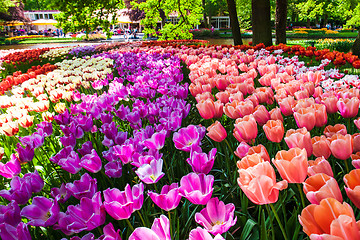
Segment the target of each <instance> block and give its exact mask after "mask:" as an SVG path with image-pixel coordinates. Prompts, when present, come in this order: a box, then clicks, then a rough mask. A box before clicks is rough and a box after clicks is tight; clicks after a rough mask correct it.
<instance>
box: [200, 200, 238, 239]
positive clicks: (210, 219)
mask: <svg viewBox="0 0 360 240" xmlns="http://www.w3.org/2000/svg"><path fill="white" fill-rule="evenodd" d="M234 213H235V205H234V204H232V203H229V204H226V205H225V204H224V202H222V201H219V199H218V198H212V199H210V200H209V201H208V203H207V204H206V207H205V208H204V209H203V210H201V211H200V213H196V214H195V221H196V222H197V223H198V224H200V225H201V226H203V227H204V228H205V229H206V230H207V231H208V232H209V233H212V234H213V235H216V234H222V233H224V232H227V231H228V230H229V229H230V228H231V227H232V226H234V225H235V223H236V220H237V218H236V217H235V218H234Z"/></svg>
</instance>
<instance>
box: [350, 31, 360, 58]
mask: <svg viewBox="0 0 360 240" xmlns="http://www.w3.org/2000/svg"><path fill="white" fill-rule="evenodd" d="M351 51H352V53H353V54H354V55H356V56H359V57H360V29H359V30H358V35H357V37H356V40H355V42H354V45H353V46H352V47H351Z"/></svg>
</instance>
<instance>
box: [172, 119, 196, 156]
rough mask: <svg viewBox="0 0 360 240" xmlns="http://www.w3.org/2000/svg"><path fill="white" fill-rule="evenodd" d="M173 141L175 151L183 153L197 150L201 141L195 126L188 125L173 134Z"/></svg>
mask: <svg viewBox="0 0 360 240" xmlns="http://www.w3.org/2000/svg"><path fill="white" fill-rule="evenodd" d="M173 141H174V143H175V147H176V148H177V149H180V150H182V151H185V152H190V151H191V150H195V149H198V148H199V145H200V141H201V139H200V133H199V130H198V128H197V127H196V126H194V125H189V126H187V127H186V128H182V129H180V130H179V131H178V132H175V133H174V135H173Z"/></svg>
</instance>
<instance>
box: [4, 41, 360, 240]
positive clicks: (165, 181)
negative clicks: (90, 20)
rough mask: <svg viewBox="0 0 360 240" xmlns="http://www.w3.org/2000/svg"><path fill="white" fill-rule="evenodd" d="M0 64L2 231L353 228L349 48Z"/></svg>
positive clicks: (355, 129)
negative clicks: (341, 49) (347, 50)
mask: <svg viewBox="0 0 360 240" xmlns="http://www.w3.org/2000/svg"><path fill="white" fill-rule="evenodd" d="M0 63H1V73H0V77H1V79H0V110H1V111H0V160H1V162H0V175H1V176H0V238H1V239H4V240H15V239H21V240H28V239H49V240H56V239H71V240H78V239H82V240H91V239H101V240H121V239H129V240H170V239H172V240H184V239H189V240H211V239H216V240H221V239H226V240H233V239H237V240H238V239H239V240H258V239H261V240H267V239H268V240H281V239H284V240H298V239H312V240H341V239H343V240H356V239H360V221H359V222H357V221H358V220H360V114H359V102H360V79H359V75H357V74H359V72H358V71H359V70H358V69H359V68H360V59H359V58H358V57H357V56H354V55H352V54H351V53H346V54H345V53H341V52H336V51H329V50H327V49H325V50H316V48H314V47H308V48H304V47H301V46H297V45H295V46H286V45H278V46H272V47H266V48H265V46H264V45H261V44H260V45H257V46H248V45H242V46H230V45H221V46H219V45H208V43H207V42H206V41H202V40H175V41H144V42H134V43H114V44H98V45H92V46H78V47H64V48H43V49H25V50H8V51H0Z"/></svg>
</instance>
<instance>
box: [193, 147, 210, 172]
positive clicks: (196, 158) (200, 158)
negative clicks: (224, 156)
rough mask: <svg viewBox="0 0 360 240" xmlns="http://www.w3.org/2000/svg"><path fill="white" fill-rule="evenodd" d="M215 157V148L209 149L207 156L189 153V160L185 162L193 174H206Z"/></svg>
mask: <svg viewBox="0 0 360 240" xmlns="http://www.w3.org/2000/svg"><path fill="white" fill-rule="evenodd" d="M215 155H216V148H213V149H211V151H210V152H209V154H206V153H201V152H200V153H199V152H191V154H190V158H188V159H187V160H186V161H187V163H189V164H190V166H191V168H192V170H193V171H194V172H196V173H204V174H208V173H209V172H210V171H211V169H212V167H213V165H214V160H215Z"/></svg>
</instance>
